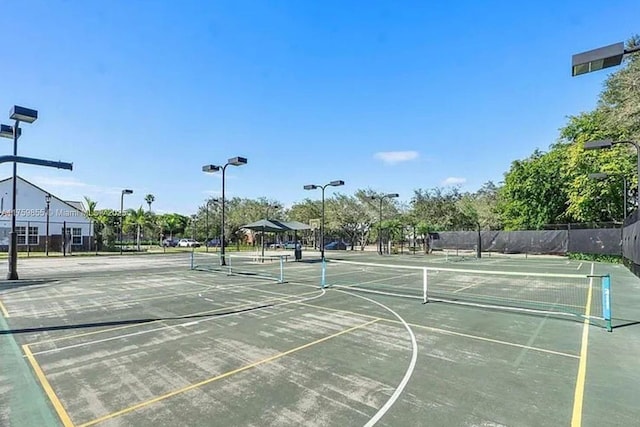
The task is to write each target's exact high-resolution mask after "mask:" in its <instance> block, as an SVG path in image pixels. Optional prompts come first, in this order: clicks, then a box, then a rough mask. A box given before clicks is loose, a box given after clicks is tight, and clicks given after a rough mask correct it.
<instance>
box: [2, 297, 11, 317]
mask: <svg viewBox="0 0 640 427" xmlns="http://www.w3.org/2000/svg"><path fill="white" fill-rule="evenodd" d="M0 311H1V312H2V316H4V317H9V311H8V310H7V307H5V306H4V304H3V303H2V300H0Z"/></svg>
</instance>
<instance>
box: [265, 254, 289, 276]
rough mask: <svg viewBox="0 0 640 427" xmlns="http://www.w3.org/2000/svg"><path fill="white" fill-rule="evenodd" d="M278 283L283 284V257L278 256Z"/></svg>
mask: <svg viewBox="0 0 640 427" xmlns="http://www.w3.org/2000/svg"><path fill="white" fill-rule="evenodd" d="M263 261H264V260H263ZM278 283H284V256H280V280H279V281H278Z"/></svg>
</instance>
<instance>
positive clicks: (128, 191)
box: [119, 189, 133, 255]
mask: <svg viewBox="0 0 640 427" xmlns="http://www.w3.org/2000/svg"><path fill="white" fill-rule="evenodd" d="M125 194H133V190H127V189H125V190H122V192H121V193H120V239H119V240H120V255H122V229H123V228H124V219H123V215H124V195H125Z"/></svg>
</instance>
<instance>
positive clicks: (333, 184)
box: [303, 180, 344, 261]
mask: <svg viewBox="0 0 640 427" xmlns="http://www.w3.org/2000/svg"><path fill="white" fill-rule="evenodd" d="M341 185H344V181H342V180H337V181H331V182H330V183H328V184H325V185H315V184H308V185H305V186H304V187H303V188H304V189H305V190H316V189H318V188H320V189H321V190H322V219H321V220H320V258H321V259H322V261H324V190H325V188H327V187H340V186H341Z"/></svg>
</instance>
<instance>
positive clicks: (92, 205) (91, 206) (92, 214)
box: [84, 196, 100, 255]
mask: <svg viewBox="0 0 640 427" xmlns="http://www.w3.org/2000/svg"><path fill="white" fill-rule="evenodd" d="M84 201H85V203H86V205H87V210H86V215H87V218H89V220H90V221H91V222H90V223H89V227H90V228H91V227H92V226H93V232H92V233H91V239H92V240H93V244H94V245H95V249H96V255H97V254H98V245H97V242H96V225H95V224H96V222H99V219H100V218H99V215H98V212H97V211H96V205H97V204H98V202H96V201H94V200H91V199H90V198H89V197H88V196H84ZM89 250H91V245H89Z"/></svg>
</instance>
